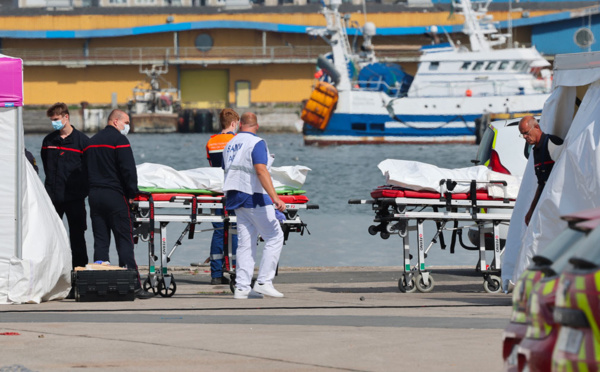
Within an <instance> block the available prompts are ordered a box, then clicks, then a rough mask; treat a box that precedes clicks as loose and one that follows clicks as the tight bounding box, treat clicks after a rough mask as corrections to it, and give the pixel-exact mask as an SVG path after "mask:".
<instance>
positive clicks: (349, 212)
mask: <svg viewBox="0 0 600 372" xmlns="http://www.w3.org/2000/svg"><path fill="white" fill-rule="evenodd" d="M260 135H261V136H262V137H263V138H264V139H265V140H266V141H267V144H268V146H269V149H270V151H271V153H272V154H274V155H275V162H274V164H273V166H285V165H304V166H307V167H309V168H311V171H310V172H309V173H308V176H307V179H306V183H305V185H304V189H305V190H306V191H307V194H306V195H307V196H308V197H309V199H310V202H311V203H315V204H318V205H319V206H320V209H318V210H308V211H301V212H300V216H301V218H302V220H303V221H304V222H305V223H307V224H308V231H310V235H308V234H307V233H305V234H304V236H300V234H296V233H292V234H290V238H289V240H288V242H287V243H286V245H285V246H284V249H283V253H282V255H281V260H280V265H281V266H292V267H314V266H402V253H401V245H402V239H401V238H400V237H399V236H397V235H392V236H391V237H390V238H389V239H387V240H383V239H381V238H380V237H379V235H376V236H371V235H370V234H369V233H368V232H367V228H368V227H369V225H371V224H372V223H373V217H374V213H373V212H372V210H371V207H370V206H369V205H350V204H348V200H349V199H369V198H370V191H371V190H372V189H373V188H375V187H377V186H380V185H383V184H384V183H385V177H384V176H383V175H382V173H381V171H380V170H379V169H378V168H377V164H379V162H381V161H383V160H385V159H403V160H416V161H420V162H425V163H430V164H433V165H436V166H439V167H443V168H461V167H468V166H472V163H471V161H470V160H471V159H474V158H475V154H476V152H477V146H475V145H454V144H448V145H365V146H331V147H312V146H304V144H303V139H302V135H300V134H268V133H267V134H260ZM43 137H44V135H26V136H25V146H26V148H27V149H28V150H29V151H31V152H32V153H33V155H34V156H35V157H36V159H37V162H38V165H39V167H40V177H41V178H42V180H43V179H44V172H43V167H42V164H41V157H40V147H41V144H42V139H43ZM209 137H210V136H209V135H208V134H200V133H190V134H180V133H172V134H130V135H128V138H129V140H130V142H131V145H132V148H133V153H134V156H135V160H136V162H137V164H138V165H139V164H142V163H158V164H164V165H168V166H170V167H173V168H175V169H177V170H184V169H191V168H198V167H207V166H208V162H207V160H206V150H205V145H206V142H207V140H208V139H209ZM65 222H66V218H65ZM425 225H426V230H425V233H426V241H429V240H430V239H431V238H432V237H433V234H434V224H433V222H426V224H425ZM184 227H185V226H184V225H183V224H180V223H179V224H178V223H171V224H170V225H169V227H168V235H167V244H168V246H169V247H171V248H172V247H173V246H174V244H175V242H176V240H177V238H179V235H180V234H181V232H182V231H183V229H184ZM209 228H212V226H211V225H210V224H201V225H200V226H199V227H197V230H198V229H209ZM91 230H92V229H91V222H90V220H89V209H88V230H87V232H86V240H87V245H88V254H89V258H90V260H92V258H93V235H92V231H91ZM413 234H414V233H413ZM211 235H212V232H204V233H196V235H195V237H194V239H192V240H190V239H188V238H187V236H186V237H185V238H184V239H183V242H182V244H181V245H180V246H179V247H178V248H177V250H176V251H175V252H174V253H173V254H172V256H171V261H170V263H169V265H177V266H187V265H189V264H190V263H192V262H200V261H204V260H205V259H206V258H207V257H208V256H209V251H210V239H211ZM446 236H447V242H449V239H450V234H449V233H446ZM463 236H464V237H465V241H468V239H466V231H465V233H464V234H463ZM411 242H412V243H415V242H416V239H415V237H412V236H411ZM157 249H158V247H157ZM411 249H412V251H413V255H414V256H415V260H416V254H415V253H414V252H416V247H414V246H413V247H411ZM135 251H136V252H135V254H136V259H137V262H138V265H139V266H145V265H147V263H148V259H147V255H148V250H147V244H146V243H143V242H141V241H140V243H139V244H138V245H137V246H136V249H135ZM259 251H260V249H259ZM111 260H112V261H113V262H114V263H117V262H118V259H117V254H116V250H115V249H114V244H113V247H111ZM415 260H413V262H414V261H415ZM476 261H477V252H475V251H468V250H465V249H462V248H460V247H457V249H456V253H455V254H450V252H449V250H448V249H446V250H445V251H444V250H441V249H440V247H439V245H438V244H436V245H434V246H433V247H432V249H431V251H430V252H429V255H428V258H427V260H426V262H427V265H428V266H429V265H434V266H438V265H450V266H457V265H469V266H473V267H474V266H475V263H476Z"/></svg>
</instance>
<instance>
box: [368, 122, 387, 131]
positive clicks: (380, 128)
mask: <svg viewBox="0 0 600 372" xmlns="http://www.w3.org/2000/svg"><path fill="white" fill-rule="evenodd" d="M370 127H371V130H376V131H380V132H383V131H384V130H385V125H384V124H383V123H373V124H371V125H370Z"/></svg>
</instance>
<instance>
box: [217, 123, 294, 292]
mask: <svg viewBox="0 0 600 372" xmlns="http://www.w3.org/2000/svg"><path fill="white" fill-rule="evenodd" d="M257 131H258V121H257V119H256V115H255V114H253V113H251V112H247V113H245V114H243V115H242V117H241V119H240V132H239V133H238V134H237V135H236V136H235V137H234V138H233V139H232V140H230V141H229V142H228V143H227V146H225V150H224V151H223V169H224V170H225V182H224V185H223V190H224V191H225V192H226V197H227V202H226V208H227V210H235V214H236V216H237V230H238V249H237V252H236V261H237V267H236V284H235V294H234V296H233V298H235V299H247V298H248V297H257V298H261V297H262V295H265V296H271V297H283V294H282V293H281V292H279V291H277V290H276V289H275V287H273V278H274V277H275V273H276V270H277V264H278V262H279V256H280V254H281V249H282V248H283V232H282V231H281V227H280V225H279V221H278V220H277V218H276V216H275V209H277V210H279V211H284V210H285V203H283V202H282V201H281V199H279V197H278V196H277V193H276V192H275V188H274V187H273V182H272V181H271V174H270V173H269V169H270V167H271V164H272V162H273V157H272V156H271V155H270V153H269V150H268V148H267V144H266V142H265V141H264V140H263V139H262V138H260V137H258V136H257V135H256V132H257ZM259 234H260V236H261V237H262V238H263V240H264V241H265V247H264V250H263V255H262V260H261V263H260V268H259V271H258V277H257V279H256V283H255V284H254V287H252V288H250V285H251V282H252V275H253V273H254V263H255V257H256V243H257V241H258V235H259Z"/></svg>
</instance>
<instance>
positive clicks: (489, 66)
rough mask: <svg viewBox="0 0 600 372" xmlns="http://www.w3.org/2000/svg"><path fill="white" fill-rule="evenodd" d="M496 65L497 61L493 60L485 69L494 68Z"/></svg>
mask: <svg viewBox="0 0 600 372" xmlns="http://www.w3.org/2000/svg"><path fill="white" fill-rule="evenodd" d="M494 66H496V61H492V62H490V63H488V64H487V66H485V69H486V70H487V71H489V70H492V69H493V68H494Z"/></svg>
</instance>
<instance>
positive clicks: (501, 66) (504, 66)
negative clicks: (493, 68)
mask: <svg viewBox="0 0 600 372" xmlns="http://www.w3.org/2000/svg"><path fill="white" fill-rule="evenodd" d="M509 63H510V62H509V61H502V62H500V65H499V66H498V70H500V71H502V70H506V68H507V67H508V64H509Z"/></svg>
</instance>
